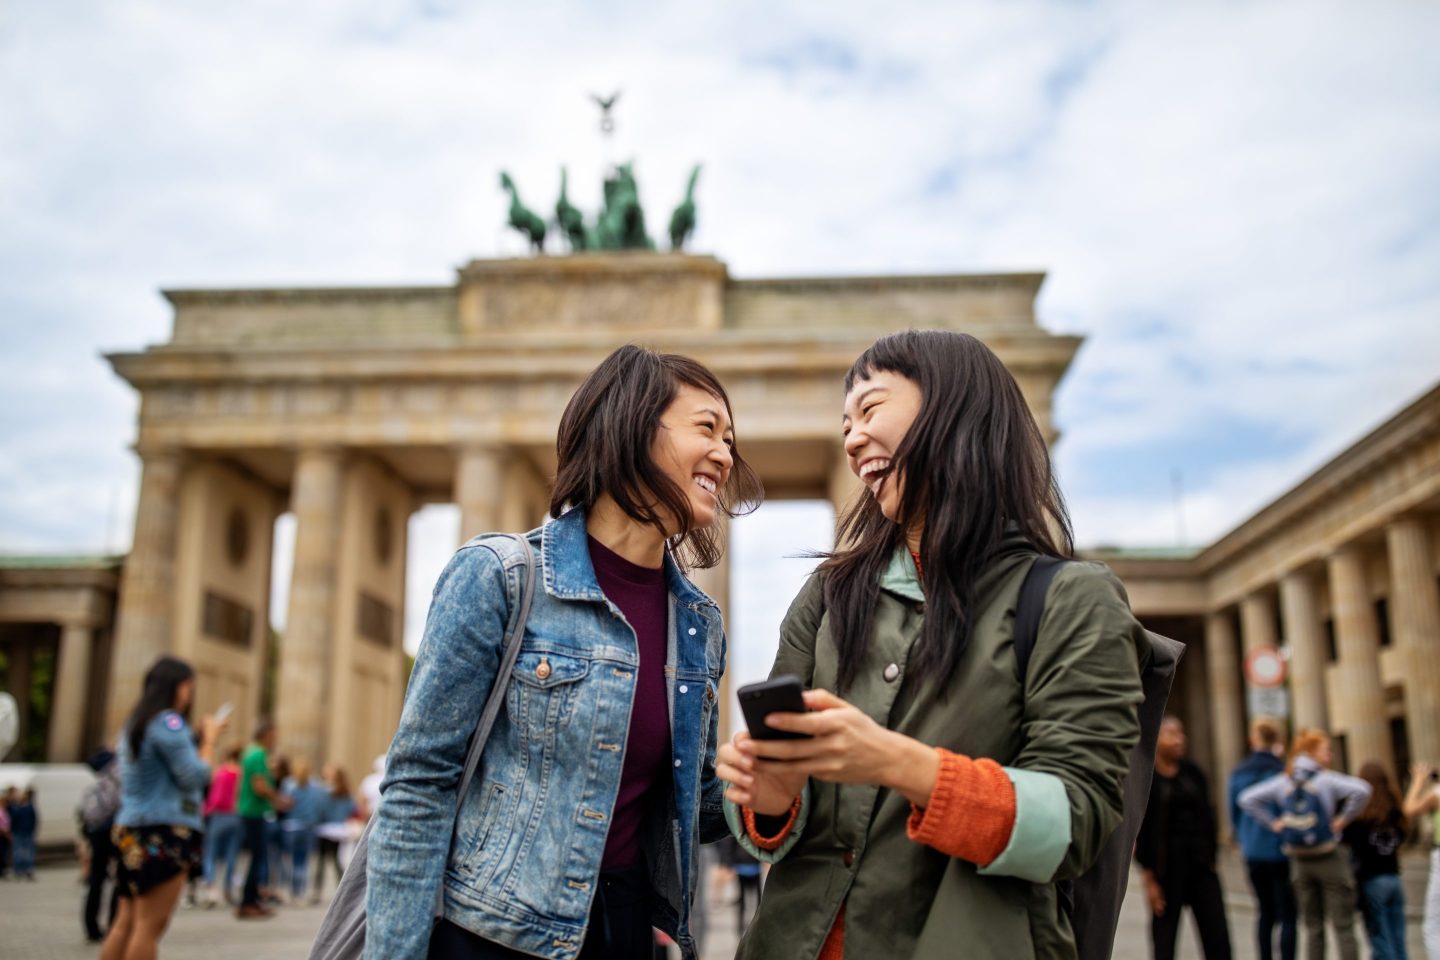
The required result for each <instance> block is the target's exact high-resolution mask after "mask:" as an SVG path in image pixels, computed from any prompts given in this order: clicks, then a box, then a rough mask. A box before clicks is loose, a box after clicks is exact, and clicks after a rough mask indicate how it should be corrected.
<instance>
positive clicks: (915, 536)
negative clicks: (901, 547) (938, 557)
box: [905, 526, 925, 553]
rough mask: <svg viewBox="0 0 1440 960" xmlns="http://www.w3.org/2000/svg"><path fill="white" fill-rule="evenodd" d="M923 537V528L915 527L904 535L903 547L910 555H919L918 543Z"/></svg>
mask: <svg viewBox="0 0 1440 960" xmlns="http://www.w3.org/2000/svg"><path fill="white" fill-rule="evenodd" d="M924 537H925V528H924V527H921V526H916V527H914V528H913V529H912V530H911V531H910V532H909V533H907V534H906V535H905V546H907V547H909V548H910V552H911V553H919V552H920V541H921V540H923V539H924Z"/></svg>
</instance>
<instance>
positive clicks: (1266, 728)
mask: <svg viewBox="0 0 1440 960" xmlns="http://www.w3.org/2000/svg"><path fill="white" fill-rule="evenodd" d="M1250 735H1251V736H1252V737H1254V738H1255V739H1256V740H1258V741H1260V746H1262V747H1264V748H1265V749H1266V750H1273V749H1275V745H1276V744H1278V743H1280V742H1282V741H1283V740H1284V739H1285V733H1284V730H1283V728H1282V727H1281V725H1280V721H1279V720H1277V719H1275V718H1274V717H1256V718H1255V722H1254V723H1252V724H1250Z"/></svg>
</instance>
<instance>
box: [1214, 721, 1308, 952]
mask: <svg viewBox="0 0 1440 960" xmlns="http://www.w3.org/2000/svg"><path fill="white" fill-rule="evenodd" d="M1284 755H1285V730H1284V727H1283V725H1282V724H1281V722H1280V721H1279V720H1276V719H1273V718H1271V717H1258V718H1256V720H1255V722H1254V723H1253V724H1251V725H1250V755H1249V756H1248V757H1246V758H1245V759H1244V760H1242V761H1240V764H1239V765H1238V766H1237V767H1236V768H1235V769H1234V770H1233V771H1231V773H1230V785H1229V787H1230V825H1231V826H1232V827H1234V829H1235V839H1236V841H1237V842H1238V843H1239V844H1240V854H1241V856H1242V857H1244V859H1245V869H1246V871H1247V872H1248V873H1249V874H1250V889H1252V890H1254V891H1255V900H1256V903H1257V905H1258V907H1259V910H1258V913H1257V916H1256V919H1255V936H1256V938H1257V939H1258V941H1259V944H1260V952H1259V958H1260V960H1273V958H1274V956H1275V954H1274V944H1275V928H1276V927H1277V926H1278V927H1279V928H1280V957H1281V960H1295V892H1294V891H1293V890H1292V889H1291V888H1290V860H1289V858H1288V857H1286V856H1285V853H1284V852H1283V851H1282V850H1281V849H1280V837H1279V835H1278V834H1276V833H1275V832H1274V831H1273V830H1270V829H1268V828H1266V826H1265V825H1264V824H1261V823H1258V822H1256V820H1255V818H1254V817H1251V816H1250V815H1249V814H1247V813H1245V811H1243V810H1241V809H1240V794H1241V793H1243V792H1244V791H1245V790H1247V789H1249V788H1250V787H1253V786H1254V785H1255V784H1257V783H1260V782H1261V781H1262V780H1268V779H1270V778H1271V777H1273V776H1275V775H1276V774H1279V773H1284V772H1285V759H1284Z"/></svg>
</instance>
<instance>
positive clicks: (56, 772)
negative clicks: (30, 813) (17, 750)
mask: <svg viewBox="0 0 1440 960" xmlns="http://www.w3.org/2000/svg"><path fill="white" fill-rule="evenodd" d="M94 782H95V774H94V773H92V772H91V771H90V768H89V767H87V766H86V765H85V764H83V763H0V793H3V792H4V791H5V790H6V789H8V788H10V787H14V788H15V789H16V790H18V791H23V790H26V789H29V790H34V791H35V812H36V813H37V814H39V817H40V832H39V835H38V836H37V837H36V838H35V840H36V844H37V845H38V846H40V847H61V846H67V847H68V846H73V845H74V843H75V839H76V837H77V836H78V835H79V832H80V829H79V827H77V826H76V820H75V811H76V809H77V808H78V807H79V806H80V797H81V795H82V794H84V793H85V788H86V787H88V786H90V784H92V783H94Z"/></svg>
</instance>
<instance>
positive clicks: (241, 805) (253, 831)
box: [235, 720, 290, 920]
mask: <svg viewBox="0 0 1440 960" xmlns="http://www.w3.org/2000/svg"><path fill="white" fill-rule="evenodd" d="M275 742H276V733H275V724H273V723H271V722H270V721H268V720H262V721H261V722H260V725H259V726H257V727H256V728H255V739H254V741H253V742H251V744H250V746H248V747H246V748H245V752H244V753H242V754H241V755H240V789H239V791H238V794H237V799H236V802H235V810H236V812H237V813H239V814H240V822H241V824H242V825H243V829H244V832H245V849H246V850H248V851H250V865H249V867H248V868H247V869H246V871H245V892H244V894H243V895H242V896H241V899H240V906H239V908H237V909H236V911H235V915H236V916H237V917H239V918H241V919H242V920H248V919H252V918H256V917H268V916H271V915H272V914H273V912H274V911H272V910H270V909H269V908H268V907H266V906H265V905H264V904H262V903H261V902H260V884H261V878H262V876H263V875H264V874H265V870H266V859H267V855H268V852H269V851H268V844H267V843H266V837H265V822H266V818H267V817H269V815H270V814H271V813H272V812H273V811H274V810H275V809H276V808H283V807H285V806H286V805H288V804H289V802H290V801H288V800H286V799H285V797H283V796H281V795H280V791H279V790H278V789H277V788H276V785H275V775H274V773H273V771H272V770H271V769H270V753H271V751H273V750H274V749H275Z"/></svg>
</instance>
